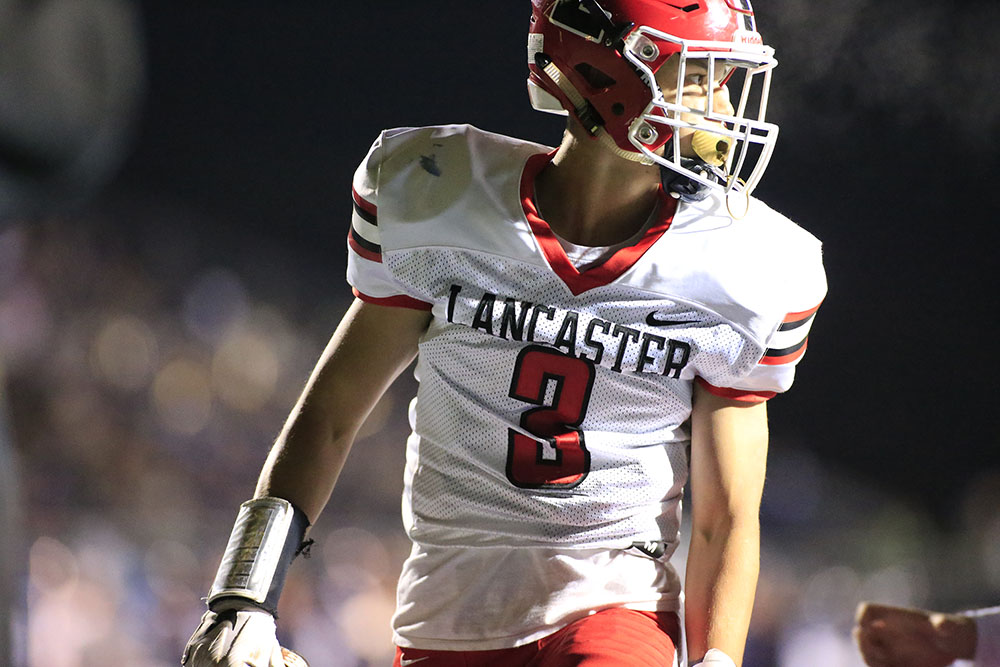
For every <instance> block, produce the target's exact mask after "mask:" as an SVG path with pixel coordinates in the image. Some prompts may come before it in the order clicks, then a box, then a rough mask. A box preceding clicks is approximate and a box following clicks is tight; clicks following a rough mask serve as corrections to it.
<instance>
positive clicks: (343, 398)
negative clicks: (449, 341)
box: [255, 300, 430, 522]
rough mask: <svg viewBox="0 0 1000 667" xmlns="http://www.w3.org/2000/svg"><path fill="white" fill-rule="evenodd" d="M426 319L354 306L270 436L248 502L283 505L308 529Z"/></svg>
mask: <svg viewBox="0 0 1000 667" xmlns="http://www.w3.org/2000/svg"><path fill="white" fill-rule="evenodd" d="M429 321H430V313H429V312H427V311H423V310H414V309H410V308H395V307H389V306H379V305H373V304H370V303H365V302H363V301H360V300H355V301H354V303H353V304H352V305H351V307H350V309H349V310H348V311H347V314H346V315H345V316H344V319H343V320H342V321H341V323H340V326H339V327H337V330H336V332H335V333H334V334H333V337H332V338H331V340H330V343H329V345H327V348H326V350H324V352H323V355H322V356H321V357H320V361H319V363H318V364H317V365H316V368H315V370H314V371H313V373H312V376H311V377H310V378H309V382H308V384H307V385H306V388H305V390H304V391H303V393H302V396H301V397H300V398H299V401H298V403H297V404H296V405H295V408H294V409H293V410H292V412H291V414H290V415H289V417H288V420H287V422H286V423H285V427H284V429H282V432H281V434H280V435H279V436H278V439H277V441H276V442H275V444H274V447H272V448H271V453H270V454H269V455H268V457H267V462H266V463H265V464H264V469H263V470H262V471H261V475H260V479H259V481H258V482H257V492H256V494H255V497H257V498H262V497H265V496H272V497H278V498H285V499H286V500H289V501H291V502H292V503H293V504H294V505H296V506H297V507H299V508H300V509H301V510H302V511H303V512H305V514H306V515H307V516H308V517H309V519H310V522H315V521H316V518H317V517H318V516H319V514H320V512H321V511H322V509H323V507H324V506H325V505H326V502H327V500H328V499H329V498H330V493H331V492H332V491H333V486H334V484H335V483H336V481H337V477H338V476H339V475H340V471H341V469H342V468H343V466H344V461H345V460H346V459H347V454H348V452H349V451H350V448H351V443H352V442H353V441H354V437H355V435H357V432H358V429H360V428H361V425H362V424H363V423H364V420H365V418H366V417H367V416H368V414H369V413H370V412H371V410H372V408H373V407H374V406H375V403H377V402H378V400H379V398H380V397H381V396H382V394H383V393H384V392H385V390H386V389H387V388H388V387H389V385H390V384H392V382H393V380H395V379H396V377H397V376H398V375H399V374H400V373H401V372H402V371H403V369H404V368H406V367H407V366H408V365H409V364H410V362H412V361H413V359H414V357H415V356H416V354H417V341H418V340H419V338H420V336H421V334H423V333H424V331H425V330H426V329H427V324H428V322H429Z"/></svg>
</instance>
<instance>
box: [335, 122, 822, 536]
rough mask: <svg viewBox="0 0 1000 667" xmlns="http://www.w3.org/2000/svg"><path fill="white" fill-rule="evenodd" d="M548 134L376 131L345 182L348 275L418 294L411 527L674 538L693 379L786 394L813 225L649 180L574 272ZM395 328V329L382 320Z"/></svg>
mask: <svg viewBox="0 0 1000 667" xmlns="http://www.w3.org/2000/svg"><path fill="white" fill-rule="evenodd" d="M551 155H552V149H550V148H547V147H544V146H540V145H537V144H533V143H529V142H525V141H520V140H516V139H511V138H509V137H504V136H500V135H496V134H490V133H486V132H483V131H481V130H478V129H476V128H473V127H470V126H467V125H457V126H443V127H428V128H416V129H400V130H392V131H386V132H384V133H383V134H382V135H381V136H380V137H379V139H378V141H376V142H375V144H374V146H373V147H372V150H371V152H370V153H369V155H368V157H367V159H366V160H365V162H364V163H363V164H362V165H361V167H360V168H359V169H358V171H357V173H356V176H355V180H354V198H355V215H354V218H353V224H352V228H351V232H350V237H349V246H350V248H351V251H350V253H349V257H350V259H349V265H348V279H349V281H350V282H351V284H352V285H353V287H354V290H355V293H356V294H357V295H358V296H359V297H360V298H362V299H365V300H367V301H370V302H374V303H381V304H388V305H398V306H404V307H413V308H425V309H428V310H430V311H431V312H432V314H433V319H432V321H431V324H430V327H429V329H428V331H427V332H426V334H425V335H424V336H423V338H422V339H421V341H420V354H419V358H418V362H417V369H416V374H417V377H418V379H419V381H420V388H419V391H418V394H417V398H416V401H415V403H414V405H413V406H412V408H411V411H410V420H411V426H412V428H413V433H412V435H411V437H410V439H409V443H408V446H407V467H406V474H405V488H404V503H403V504H404V523H405V526H406V530H407V533H408V534H409V536H410V537H411V538H412V539H413V540H414V541H416V542H418V543H421V544H426V545H437V546H460V547H476V546H481V547H486V546H547V547H563V548H581V549H583V548H598V547H606V548H625V547H627V546H628V545H630V544H632V543H633V542H657V541H662V542H664V543H666V544H667V551H668V553H669V552H670V551H672V548H673V546H674V545H675V544H676V540H677V533H678V527H679V501H680V499H681V495H682V489H683V485H684V484H685V482H686V480H687V470H688V460H687V453H686V447H687V445H688V442H689V434H688V428H687V421H688V417H689V415H690V413H691V396H692V383H693V382H694V381H695V380H696V379H697V380H698V381H699V382H702V383H703V384H704V385H705V386H706V387H707V388H708V389H709V390H711V391H714V392H716V393H719V394H722V395H726V396H731V397H733V398H739V399H743V400H764V399H766V398H768V397H770V396H773V395H774V394H775V393H776V392H781V391H784V390H786V389H787V388H788V387H789V386H790V385H791V383H792V377H793V374H794V367H795V365H796V363H797V362H798V361H799V359H800V358H801V356H802V353H803V352H804V350H805V347H806V339H807V334H808V331H809V327H810V324H811V322H812V319H813V316H814V313H815V310H816V308H817V307H818V304H819V302H820V301H821V300H822V298H823V296H824V294H825V290H826V283H825V276H824V272H823V268H822V262H821V257H820V243H819V242H818V241H817V240H816V239H815V238H814V237H813V236H811V235H810V234H809V233H807V232H806V231H804V230H802V229H801V228H799V227H798V226H796V225H795V224H793V223H792V222H790V221H789V220H788V219H786V218H785V217H783V216H782V215H780V214H778V213H776V212H774V211H773V210H771V209H770V208H768V207H767V206H765V205H764V204H763V203H761V202H759V201H757V200H752V201H751V203H750V209H749V212H748V214H747V215H746V216H745V217H744V218H742V219H739V220H734V219H733V218H732V217H731V216H730V215H729V214H728V212H727V210H726V207H725V203H724V202H720V201H719V200H718V199H716V198H714V197H710V198H708V199H706V200H705V201H704V202H701V203H698V204H684V203H678V202H677V200H675V199H672V198H670V197H666V196H664V197H662V199H661V202H660V206H659V211H658V213H657V219H656V220H654V221H653V224H652V225H649V226H648V229H647V230H646V232H645V234H644V235H643V236H642V237H641V238H640V239H639V240H638V241H637V242H636V243H635V245H633V246H629V247H626V248H622V249H620V250H619V251H618V252H616V253H615V254H614V255H613V256H611V257H610V258H608V259H607V260H606V261H605V262H604V263H602V264H600V265H599V266H595V267H592V268H590V269H588V270H586V271H583V272H580V271H577V269H576V268H574V266H573V265H572V263H570V261H569V260H568V259H567V257H566V254H565V252H564V251H563V249H562V246H561V245H560V244H559V242H558V239H557V238H556V237H555V236H554V234H553V232H552V231H551V229H549V227H548V225H547V224H546V223H545V221H544V220H542V219H541V218H540V217H539V215H538V213H537V211H536V209H535V207H534V204H533V184H534V177H535V175H536V174H537V173H538V172H539V171H540V170H541V169H542V168H543V167H544V166H545V165H546V164H547V163H548V161H549V160H550V159H551ZM386 335H391V332H386Z"/></svg>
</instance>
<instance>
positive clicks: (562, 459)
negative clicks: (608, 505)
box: [507, 345, 594, 489]
mask: <svg viewBox="0 0 1000 667" xmlns="http://www.w3.org/2000/svg"><path fill="white" fill-rule="evenodd" d="M593 386H594V364H593V363H591V362H590V361H589V360H587V359H578V358H576V357H570V356H568V355H565V354H562V353H561V352H558V351H556V350H553V349H551V348H545V347H541V346H538V345H531V346H529V347H526V348H524V350H522V351H521V354H519V355H518V357H517V363H516V364H515V365H514V376H513V378H511V382H510V396H511V398H516V399H517V400H519V401H524V402H525V403H531V404H532V405H537V406H538V407H536V408H530V409H528V410H526V411H525V412H523V413H522V414H521V428H522V429H523V430H524V431H527V432H528V433H530V434H531V435H533V436H535V437H529V436H527V435H524V434H523V433H519V432H517V431H515V430H514V429H509V434H510V435H509V437H508V445H507V479H509V480H510V482H511V483H512V484H513V485H514V486H518V487H520V488H522V489H572V488H573V487H575V486H577V485H578V484H579V483H580V482H582V481H583V480H584V478H585V477H586V476H587V473H588V472H589V471H590V452H588V451H587V447H586V445H585V444H584V442H583V431H581V430H580V429H578V428H575V427H576V426H579V425H580V424H581V423H582V422H583V418H584V415H586V414H587V403H589V402H590V390H591V389H592V388H593ZM550 391H551V397H548V394H549V392H550ZM546 399H548V400H546Z"/></svg>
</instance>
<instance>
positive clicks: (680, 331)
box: [185, 0, 826, 667]
mask: <svg viewBox="0 0 1000 667" xmlns="http://www.w3.org/2000/svg"><path fill="white" fill-rule="evenodd" d="M775 64H776V61H775V59H774V55H773V49H771V48H770V47H768V46H766V45H765V44H764V42H763V40H762V39H761V36H760V34H759V33H758V32H757V25H756V18H755V16H754V13H753V10H752V9H751V7H750V4H749V2H748V1H747V0H681V1H675V0H670V1H667V0H533V2H532V14H531V23H530V27H529V35H528V67H529V81H528V85H529V92H530V99H531V101H532V103H533V105H534V106H535V107H536V108H539V109H540V110H544V111H550V112H556V113H562V114H566V115H567V116H568V125H567V129H566V132H565V135H564V137H563V140H562V143H561V145H560V146H559V147H558V148H555V149H553V148H549V147H546V146H541V145H537V144H534V143H529V142H526V141H521V140H518V139H513V138H510V137H506V136H500V135H497V134H492V133H489V132H485V131H482V130H479V129H477V128H474V127H471V126H467V125H454V126H442V127H424V128H407V129H397V130H389V131H385V132H383V133H382V134H381V135H380V136H379V137H378V138H377V140H376V141H375V143H374V144H373V146H372V148H371V150H370V152H369V153H368V155H367V157H366V158H365V159H364V161H363V162H362V163H361V165H360V167H359V168H358V170H357V172H356V175H355V178H354V188H353V190H354V191H353V196H354V215H353V219H352V225H351V228H350V232H349V236H348V245H349V263H348V280H349V282H350V283H351V285H352V286H353V290H354V294H355V295H356V297H357V298H356V300H355V302H354V304H353V305H352V306H351V307H350V309H349V310H348V312H347V314H346V315H345V317H344V319H343V321H342V322H341V324H340V326H339V327H338V328H337V330H336V332H335V333H334V335H333V338H332V340H331V341H330V344H329V346H328V347H327V349H326V350H325V352H324V353H323V355H322V357H321V359H320V361H319V363H318V364H317V366H316V369H315V371H314V373H313V375H312V377H311V379H310V381H309V383H308V384H307V387H306V389H305V391H304V393H303V395H302V397H301V399H300V401H299V402H298V404H297V405H296V406H295V408H294V409H293V411H292V414H291V416H290V418H289V420H288V421H287V423H286V426H285V428H284V430H283V432H282V433H281V435H280V436H279V438H278V440H277V442H276V443H275V445H274V447H273V449H272V450H271V453H270V455H269V457H268V459H267V462H266V464H265V466H264V469H263V471H262V473H261V476H260V479H259V482H258V485H257V489H256V493H255V496H254V499H253V500H251V501H248V502H247V503H245V504H244V505H243V506H242V507H241V509H240V511H239V514H238V517H237V522H236V526H235V528H234V529H233V533H232V535H231V537H230V541H229V544H228V547H227V550H226V552H225V555H224V557H223V562H222V565H221V566H220V569H219V572H218V575H217V577H216V580H215V582H214V584H213V585H212V588H211V591H210V593H209V608H210V611H209V612H207V613H206V615H205V616H204V619H203V622H202V624H201V626H200V627H199V628H198V629H197V631H196V632H195V634H194V636H193V637H192V638H191V642H190V644H189V645H188V647H187V650H186V652H185V658H186V664H187V665H192V666H194V667H203V666H205V665H218V664H223V665H229V664H241V665H242V664H244V662H245V664H248V665H268V664H280V663H275V662H274V661H275V660H277V658H272V657H271V656H277V655H278V652H277V651H278V649H277V643H276V642H275V638H274V620H273V618H272V615H273V614H274V611H275V609H276V605H277V599H278V595H279V594H280V591H281V582H282V580H283V577H284V574H285V572H286V570H287V568H288V567H289V563H290V562H291V560H292V559H293V557H294V555H295V554H296V553H297V552H298V551H299V550H300V548H301V545H302V544H303V541H304V539H305V533H306V530H307V527H308V526H309V525H310V523H311V522H314V521H315V520H316V517H317V516H318V515H319V514H320V512H321V510H322V509H323V507H324V505H325V504H326V502H327V499H328V498H329V496H330V493H331V489H332V488H333V485H334V483H335V481H336V479H337V475H338V474H339V472H340V470H341V468H342V466H343V465H344V461H345V458H346V457H347V453H348V450H349V448H350V445H351V441H352V440H353V439H354V436H355V434H356V433H357V431H358V429H359V427H360V425H361V423H362V422H363V420H364V419H365V416H366V415H367V414H368V412H369V411H370V410H371V408H372V406H374V404H375V403H376V401H377V400H378V398H379V396H380V395H381V394H382V392H383V391H385V389H386V387H387V386H388V385H389V384H390V383H391V382H392V381H393V379H394V378H395V377H396V376H397V375H398V374H399V373H400V372H401V371H402V370H403V369H404V368H406V366H407V365H408V364H410V362H411V361H412V360H413V359H414V357H416V359H417V363H416V370H415V374H416V376H417V378H418V379H419V383H420V384H419V390H418V392H417V397H416V400H415V401H414V402H413V403H412V404H411V408H410V411H409V418H410V424H411V427H412V434H411V435H410V437H409V439H408V441H407V445H406V461H407V464H406V470H405V475H404V481H403V520H404V525H405V528H406V532H407V534H408V535H409V537H410V538H411V540H412V542H413V546H412V552H411V554H410V556H409V558H408V559H407V561H406V563H405V564H404V566H403V571H402V574H401V576H400V580H399V585H398V592H397V603H398V604H397V609H396V613H395V615H394V618H393V630H394V638H395V642H396V645H397V652H396V660H395V665H396V667H406V666H408V665H414V664H420V665H421V667H445V666H451V665H467V666H486V665H498V666H499V665H502V666H504V667H511V666H516V665H546V666H555V665H560V666H561V665H567V666H568V665H582V664H586V665H590V666H608V667H610V666H613V665H640V664H641V665H677V664H684V663H685V660H686V659H689V660H690V663H691V664H694V663H698V662H701V664H703V665H706V666H708V665H712V666H714V667H718V666H723V665H725V666H729V667H732V666H733V665H734V664H735V665H739V664H741V662H742V657H743V650H744V644H745V640H746V634H747V628H748V624H749V620H750V612H751V608H752V605H753V599H754V592H755V587H756V582H757V574H758V558H759V522H758V511H759V504H760V498H761V490H762V485H763V481H764V470H765V457H766V450H767V422H766V401H767V399H769V398H771V397H772V396H774V395H775V394H776V393H779V392H783V391H785V390H786V389H788V388H789V386H790V385H791V383H792V378H793V374H794V369H795V367H796V364H797V363H798V362H799V360H800V359H801V358H802V354H803V352H804V351H805V349H806V341H807V336H808V333H809V329H810V326H811V324H812V321H813V318H814V316H815V312H816V309H817V308H818V305H819V303H820V301H821V300H822V299H823V296H824V294H825V291H826V282H825V276H824V272H823V268H822V262H821V253H820V243H819V242H818V241H817V240H816V239H815V238H814V237H813V236H812V235H810V234H809V233H807V232H806V231H804V230H802V229H801V228H799V227H798V226H796V225H795V224H794V223H792V222H791V221H789V220H788V219H786V218H785V217H784V216H782V215H780V214H778V213H776V212H775V211H773V210H771V209H770V208H768V207H767V206H766V205H765V204H763V203H762V202H760V201H759V200H757V199H755V198H754V197H752V196H751V193H752V191H753V189H754V186H755V185H756V184H757V182H758V180H759V178H760V176H761V174H762V173H763V170H764V168H765V166H766V164H767V161H768V159H769V157H770V155H771V150H772V148H773V145H774V141H775V138H776V136H777V127H775V126H774V125H773V124H771V123H769V122H767V120H766V119H765V111H766V107H767V102H768V89H769V86H770V75H771V71H772V69H773V68H774V66H775ZM359 455H361V456H363V455H364V453H363V452H359ZM686 485H690V489H691V496H692V534H691V537H690V548H689V555H688V559H687V568H686V579H685V583H684V589H685V593H684V595H683V596H682V594H681V589H682V586H681V581H680V577H679V576H678V574H677V572H676V570H675V569H674V567H673V566H672V564H671V562H670V558H671V555H672V554H673V552H674V550H675V549H676V547H677V544H678V541H679V526H680V509H681V506H680V505H681V497H682V494H683V490H684V487H685V486H686ZM682 612H683V616H684V621H683V624H682V622H681V620H680V615H681V613H682ZM682 625H683V626H684V627H685V630H686V633H685V634H686V642H684V641H682V640H681V626H682ZM685 645H686V650H687V657H686V658H685V656H684V649H685ZM251 656H256V657H251ZM269 660H271V661H272V662H268V661H269ZM241 661H242V662H241Z"/></svg>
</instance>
